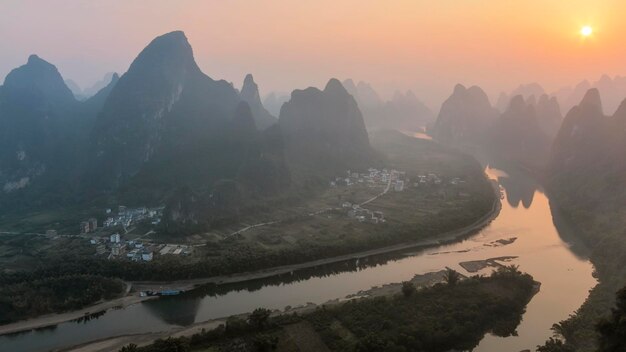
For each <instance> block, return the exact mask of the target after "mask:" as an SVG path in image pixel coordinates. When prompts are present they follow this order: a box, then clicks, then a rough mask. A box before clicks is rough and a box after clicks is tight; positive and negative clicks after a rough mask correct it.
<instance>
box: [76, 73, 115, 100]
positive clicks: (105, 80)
mask: <svg viewBox="0 0 626 352" xmlns="http://www.w3.org/2000/svg"><path fill="white" fill-rule="evenodd" d="M116 76H117V77H118V78H119V75H118V74H117V73H115V72H107V73H106V74H105V75H104V77H102V79H101V80H99V81H97V82H95V83H94V84H93V85H92V86H91V87H87V88H85V89H83V91H82V95H83V96H85V97H86V98H89V97H92V96H94V95H95V94H96V93H98V92H99V91H101V90H102V89H104V88H105V87H106V86H108V85H109V84H111V81H113V80H114V79H116V78H115V77H116Z"/></svg>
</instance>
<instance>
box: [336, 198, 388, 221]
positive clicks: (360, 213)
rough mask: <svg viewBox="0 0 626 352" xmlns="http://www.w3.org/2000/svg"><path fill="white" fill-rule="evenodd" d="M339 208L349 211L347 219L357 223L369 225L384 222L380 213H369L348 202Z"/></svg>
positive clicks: (369, 211)
mask: <svg viewBox="0 0 626 352" xmlns="http://www.w3.org/2000/svg"><path fill="white" fill-rule="evenodd" d="M341 206H342V207H343V208H344V209H349V210H348V217H349V218H351V219H356V220H357V221H358V222H368V223H371V224H378V223H381V222H385V215H384V214H383V212H382V211H371V210H369V209H365V208H362V207H361V206H360V205H358V204H352V203H350V202H344V203H343V204H342V205H341Z"/></svg>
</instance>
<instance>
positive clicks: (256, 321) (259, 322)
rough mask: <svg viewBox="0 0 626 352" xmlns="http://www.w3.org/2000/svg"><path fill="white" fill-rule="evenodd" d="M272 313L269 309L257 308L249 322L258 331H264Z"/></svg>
mask: <svg viewBox="0 0 626 352" xmlns="http://www.w3.org/2000/svg"><path fill="white" fill-rule="evenodd" d="M271 313H272V312H271V311H270V310H269V309H265V308H257V309H255V310H254V311H253V312H252V313H251V314H250V316H249V317H248V322H250V325H252V326H253V327H254V328H256V329H262V328H264V327H265V325H266V324H267V321H268V320H269V318H270V314H271Z"/></svg>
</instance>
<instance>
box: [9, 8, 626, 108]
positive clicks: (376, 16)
mask: <svg viewBox="0 0 626 352" xmlns="http://www.w3.org/2000/svg"><path fill="white" fill-rule="evenodd" d="M624 13H626V2H625V1H623V0H596V1H588V0H569V1H562V0H527V1H515V2H512V1H501V0H481V1H469V0H436V1H435V0H432V1H424V0H397V1H374V0H343V1H336V0H299V1H292V0H266V1H255V0H229V1H223V0H207V1H200V0H198V1H193V0H183V1H169V0H108V1H80V0H66V1H36V0H3V1H2V2H1V3H0V48H2V55H1V56H0V76H2V77H4V76H5V75H6V74H7V73H8V72H9V70H10V69H12V68H14V67H16V66H19V65H21V64H23V63H24V62H26V58H27V57H28V55H29V54H31V53H37V54H39V55H40V56H41V57H43V58H44V59H46V60H48V61H50V62H52V63H54V64H56V65H57V67H58V68H59V70H60V71H61V73H62V74H63V75H64V76H65V77H66V78H71V79H73V80H75V81H76V82H78V83H79V84H80V85H82V86H86V85H90V84H92V83H93V82H94V81H96V80H98V79H99V78H100V77H101V76H103V75H104V73H106V72H108V71H118V72H123V71H125V70H126V69H127V68H128V66H129V64H130V62H131V61H132V59H133V58H134V57H135V56H136V55H137V54H138V53H139V51H140V50H141V49H142V48H143V47H144V46H145V45H147V44H148V42H150V40H151V39H153V38H154V37H156V36H157V35H160V34H163V33H166V32H169V31H172V30H177V29H180V30H183V31H185V33H186V34H187V37H188V38H189V40H190V42H191V45H192V46H193V47H194V51H195V56H196V60H197V61H198V64H199V65H200V67H201V68H202V69H203V71H204V72H205V73H207V74H208V75H210V76H211V77H213V78H223V79H226V80H229V81H232V82H234V83H235V85H236V86H240V85H241V82H242V80H243V77H244V75H245V74H246V73H248V72H251V73H253V74H254V75H255V79H256V81H257V82H258V83H259V86H260V88H261V90H262V92H261V93H262V94H263V93H267V92H269V91H270V90H278V91H284V92H289V91H291V90H292V89H294V88H302V87H307V86H311V85H314V86H321V85H323V84H324V82H326V81H327V80H328V78H329V77H337V78H339V79H345V78H354V79H356V80H365V81H369V82H370V83H372V84H373V85H374V86H375V87H376V88H377V89H379V90H380V91H381V92H383V93H385V94H390V93H391V92H392V91H393V90H394V89H396V88H399V89H408V88H411V89H413V90H414V91H415V92H416V94H417V95H418V96H420V97H422V98H423V99H424V100H426V101H427V102H428V103H430V105H431V106H435V105H437V104H439V103H440V101H441V99H443V98H444V97H445V96H447V95H448V94H449V93H450V92H451V90H452V87H453V86H454V84H456V83H463V84H466V85H471V84H478V85H480V86H482V87H483V88H484V89H485V90H486V91H487V92H488V93H489V94H490V95H491V96H494V95H497V94H498V93H499V92H500V91H501V90H505V89H506V90H510V89H512V88H514V87H516V86H517V85H519V84H520V83H529V82H535V81H536V82H539V83H541V84H543V85H544V86H545V87H546V88H547V90H555V89H557V88H559V87H560V86H563V85H571V84H575V83H577V82H578V81H580V80H582V79H585V78H588V79H592V80H594V79H597V78H598V77H599V76H600V75H601V74H604V73H607V74H609V75H616V74H622V75H623V74H625V73H626V66H625V65H624V62H626V46H625V45H623V38H624V37H626V21H623V18H620V16H621V17H623V14H624ZM583 26H591V28H593V34H592V35H590V36H588V37H586V38H582V37H583V36H581V28H583ZM583 39H584V40H583Z"/></svg>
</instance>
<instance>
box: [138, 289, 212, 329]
mask: <svg viewBox="0 0 626 352" xmlns="http://www.w3.org/2000/svg"><path fill="white" fill-rule="evenodd" d="M201 300H202V297H199V296H195V295H183V296H181V297H173V296H172V297H161V298H159V299H155V300H151V301H146V302H144V304H143V305H144V306H145V308H146V309H147V310H148V311H149V312H150V313H151V314H152V315H154V317H155V318H159V319H161V320H162V321H164V322H166V323H168V324H170V325H178V326H188V325H191V324H193V323H194V322H195V321H196V314H197V313H198V309H199V308H200V302H201Z"/></svg>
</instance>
